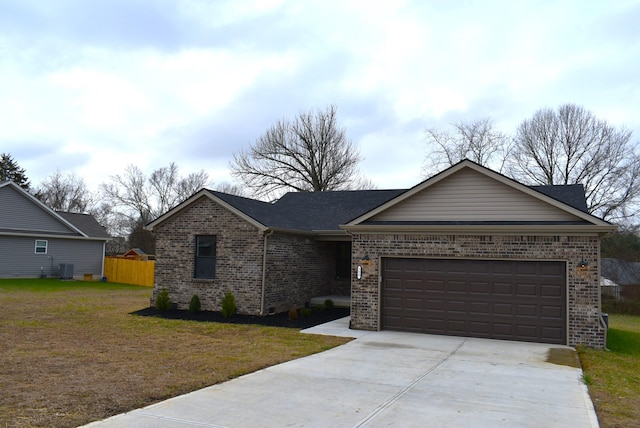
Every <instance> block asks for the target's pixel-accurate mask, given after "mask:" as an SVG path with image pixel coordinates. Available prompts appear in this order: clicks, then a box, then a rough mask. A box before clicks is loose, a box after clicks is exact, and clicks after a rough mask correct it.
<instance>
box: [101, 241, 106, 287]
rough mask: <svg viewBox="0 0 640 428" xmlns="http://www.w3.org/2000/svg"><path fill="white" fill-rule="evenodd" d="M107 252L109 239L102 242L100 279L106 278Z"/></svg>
mask: <svg viewBox="0 0 640 428" xmlns="http://www.w3.org/2000/svg"><path fill="white" fill-rule="evenodd" d="M106 253H107V241H104V242H103V243H102V267H101V268H100V281H102V278H104V256H105V254H106Z"/></svg>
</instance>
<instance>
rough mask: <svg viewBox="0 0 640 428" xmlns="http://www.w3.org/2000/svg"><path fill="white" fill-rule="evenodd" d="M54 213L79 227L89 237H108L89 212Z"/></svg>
mask: <svg viewBox="0 0 640 428" xmlns="http://www.w3.org/2000/svg"><path fill="white" fill-rule="evenodd" d="M56 213H57V214H58V215H59V216H60V217H62V218H64V219H65V220H67V221H68V222H69V223H71V224H72V225H74V226H75V227H77V228H78V229H80V230H81V231H82V232H83V233H85V234H86V235H87V236H89V237H90V238H110V236H109V234H108V233H107V231H106V230H105V229H104V227H102V226H100V224H99V223H98V221H97V220H96V219H95V217H93V216H92V215H90V214H78V213H69V212H64V211H56Z"/></svg>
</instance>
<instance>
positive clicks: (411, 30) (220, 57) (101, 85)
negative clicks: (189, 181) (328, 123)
mask: <svg viewBox="0 0 640 428" xmlns="http://www.w3.org/2000/svg"><path fill="white" fill-rule="evenodd" d="M639 3H640V2H638V1H627V2H622V1H621V2H616V3H615V4H605V3H602V4H600V3H588V4H586V3H583V2H578V1H573V2H572V1H570V2H562V3H557V2H543V3H540V2H534V1H524V2H507V3H505V2H501V1H500V2H495V1H488V2H484V1H483V2H473V1H472V2H440V1H428V2H421V1H420V2H418V1H403V2H386V1H380V2H371V1H323V2H320V1H317V2H316V1H311V2H298V1H285V0H273V1H255V2H241V3H239V2H236V1H226V2H200V1H195V0H194V1H180V2H173V1H168V2H166V3H163V4H162V5H161V6H158V5H155V4H152V3H149V4H139V5H136V6H132V5H129V3H128V2H125V1H122V2H115V3H114V4H113V5H112V6H110V7H111V8H112V9H113V10H112V11H105V9H104V8H102V7H98V6H93V5H92V4H91V3H86V4H84V5H83V6H82V7H81V8H75V9H74V6H73V5H71V4H70V3H64V2H63V3H61V4H60V5H59V6H58V7H56V8H48V9H46V10H40V9H38V7H39V6H38V5H37V4H36V3H33V4H31V3H28V2H27V3H16V4H19V5H20V8H22V9H20V8H19V9H20V13H19V14H16V15H10V14H9V12H10V11H9V12H8V11H4V12H5V13H4V16H3V17H0V52H2V55H0V93H1V94H2V97H0V117H2V118H3V123H4V124H5V125H3V126H2V127H0V147H2V148H1V149H0V150H2V151H8V152H12V153H13V154H14V157H16V159H17V160H18V161H19V163H20V164H22V165H23V166H25V167H27V173H28V174H29V175H30V176H31V178H32V181H34V182H36V183H37V182H39V181H41V180H42V179H43V178H44V177H45V176H46V175H49V174H51V173H53V172H54V171H55V170H56V168H61V169H64V168H71V169H73V170H74V171H76V172H77V173H78V174H79V175H82V176H83V177H85V179H86V180H87V181H88V182H89V183H91V184H93V185H97V184H98V183H100V182H102V181H105V180H107V179H108V176H109V175H113V174H115V173H119V172H121V171H122V169H123V168H124V166H126V164H128V163H134V164H136V165H138V166H140V167H141V168H143V169H144V170H146V171H148V172H150V171H151V170H152V169H154V168H157V167H160V166H166V165H168V163H169V162H171V161H176V162H177V163H178V165H179V166H180V167H181V169H182V170H183V171H184V172H189V171H192V170H198V169H201V168H203V169H205V170H207V171H208V172H209V173H210V174H211V176H212V177H213V178H214V179H215V180H218V181H221V180H225V179H228V178H229V176H228V170H227V164H228V160H229V158H230V157H231V155H232V153H233V151H235V150H237V148H238V147H239V145H241V144H247V143H249V142H251V141H253V140H254V139H255V138H257V137H258V136H259V133H260V132H262V130H264V129H265V128H266V127H267V126H268V125H269V124H270V123H272V122H273V121H274V120H276V119H278V118H280V117H282V116H285V115H290V114H295V113H296V112H298V111H300V110H301V109H309V108H315V107H324V106H325V105H327V104H329V103H338V107H339V116H340V120H341V122H343V123H344V124H345V125H347V126H348V129H347V131H348V133H349V132H350V129H349V128H351V132H350V135H354V138H357V139H358V140H357V141H356V143H357V144H360V145H361V147H362V148H363V154H364V155H365V157H366V160H365V163H364V164H363V168H364V169H365V170H366V172H367V173H369V174H371V175H372V178H374V181H376V182H377V183H378V185H379V186H380V187H387V186H390V187H397V184H396V183H403V184H402V186H403V187H406V186H408V185H411V184H410V183H407V181H410V180H412V179H413V178H415V177H419V176H420V167H421V165H422V162H423V159H422V153H423V152H424V147H423V144H424V140H423V135H422V131H421V130H422V129H424V128H426V127H427V126H433V125H436V126H438V125H444V124H446V123H447V122H449V121H451V120H465V119H474V118H479V117H485V116H489V115H491V116H493V118H494V119H495V121H496V123H498V124H499V125H501V126H504V127H505V128H506V130H507V131H512V130H513V129H514V128H515V126H517V124H518V123H519V122H520V121H521V120H523V119H525V118H526V117H528V116H529V115H531V114H532V113H533V112H534V111H535V110H537V109H539V108H542V107H545V106H550V107H555V106H557V105H558V104H561V103H565V102H576V103H578V104H583V105H584V106H585V107H586V108H589V109H591V110H593V111H594V112H595V113H596V114H598V115H602V116H603V118H604V119H607V120H610V121H611V122H612V123H615V124H625V125H627V126H628V127H630V128H632V129H634V131H636V130H637V131H636V132H640V123H639V120H638V118H639V117H640V114H639V113H640V112H639V111H638V109H639V108H640V107H638V103H637V102H636V101H637V98H638V93H637V91H638V88H637V77H636V76H635V74H636V73H635V71H636V70H637V69H638V67H639V64H638V62H639V61H640V59H639V58H640V42H638V40H640V29H639V28H638V27H637V26H636V25H635V20H634V19H631V18H629V17H640V6H639ZM71 9H73V10H71ZM110 10H111V9H110ZM0 12H3V9H2V6H0ZM125 17H128V18H126V19H125ZM131 17H135V19H136V20H138V22H139V27H137V28H130V22H131V19H133V18H131ZM85 18H86V19H85ZM99 18H102V19H99ZM80 21H83V22H84V23H82V22H80ZM92 25H93V27H95V28H93V27H92ZM637 138H639V137H638V135H636V139H637Z"/></svg>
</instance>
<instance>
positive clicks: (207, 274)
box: [193, 235, 216, 279]
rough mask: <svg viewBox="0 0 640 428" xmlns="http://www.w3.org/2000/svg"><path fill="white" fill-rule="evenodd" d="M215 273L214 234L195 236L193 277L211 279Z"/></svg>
mask: <svg viewBox="0 0 640 428" xmlns="http://www.w3.org/2000/svg"><path fill="white" fill-rule="evenodd" d="M215 275H216V236H215V235H198V236H196V261H195V272H194V275H193V276H194V278H209V279H213V278H215Z"/></svg>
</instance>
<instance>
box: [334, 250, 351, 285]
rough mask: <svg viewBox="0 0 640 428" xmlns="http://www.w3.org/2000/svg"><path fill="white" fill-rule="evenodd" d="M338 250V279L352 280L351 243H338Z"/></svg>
mask: <svg viewBox="0 0 640 428" xmlns="http://www.w3.org/2000/svg"><path fill="white" fill-rule="evenodd" d="M336 249H337V251H336V278H350V277H351V242H338V243H337V244H336Z"/></svg>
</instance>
